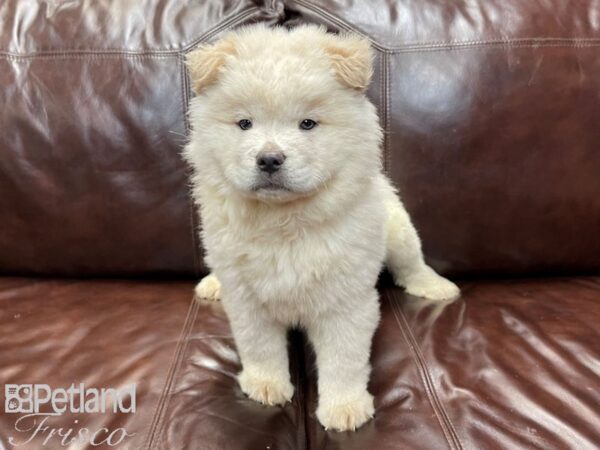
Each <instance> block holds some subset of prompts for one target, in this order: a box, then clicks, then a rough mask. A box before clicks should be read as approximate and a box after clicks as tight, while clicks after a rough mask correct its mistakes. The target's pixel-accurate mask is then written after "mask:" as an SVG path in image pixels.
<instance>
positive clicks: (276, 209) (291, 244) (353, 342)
mask: <svg viewBox="0 0 600 450" xmlns="http://www.w3.org/2000/svg"><path fill="white" fill-rule="evenodd" d="M371 58H372V56H371V50H370V47H369V43H368V42H367V41H366V40H363V39H362V38H359V37H356V36H352V35H340V36H336V35H332V34H327V33H326V32H325V31H324V30H323V29H321V28H318V27H313V26H303V27H300V28H297V29H294V30H293V31H287V30H285V29H281V28H276V29H268V28H265V27H263V26H253V27H248V28H244V29H241V30H239V31H236V32H233V33H230V34H229V35H227V36H226V37H224V38H223V39H222V40H221V41H219V42H217V43H216V44H214V45H209V46H204V47H200V48H199V49H197V50H195V51H194V52H192V53H191V54H190V55H189V58H188V66H189V69H190V74H191V78H192V83H193V87H194V90H195V92H196V93H197V96H196V97H195V98H194V99H193V100H192V102H191V107H190V119H191V124H192V133H191V138H190V142H189V144H188V145H187V147H186V148H185V158H186V160H187V161H188V162H189V164H190V165H191V166H192V168H193V179H192V182H193V194H194V198H195V201H196V202H197V204H198V205H199V207H200V214H201V220H202V240H203V243H204V247H205V249H206V262H207V264H208V266H209V267H210V268H211V269H212V274H211V275H209V276H207V277H206V278H204V279H203V280H202V281H201V282H200V284H199V285H198V286H197V288H196V294H197V296H198V297H201V298H210V299H216V298H219V297H220V298H221V299H222V303H223V307H224V309H225V312H226V313H227V316H228V318H229V321H230V323H231V328H232V331H233V336H234V339H235V342H236V345H237V348H238V351H239V354H240V358H241V362H242V366H243V369H242V371H241V373H240V374H239V383H240V386H241V388H242V390H243V391H244V392H245V393H246V394H247V395H248V396H249V397H250V398H252V399H254V400H257V401H259V402H262V403H264V404H267V405H276V404H283V403H285V402H287V401H289V400H290V399H291V398H292V395H293V392H294V388H293V386H292V384H291V382H290V375H289V373H288V354H287V344H286V330H287V329H288V328H289V327H295V326H297V327H301V328H303V329H304V330H306V333H307V336H308V338H309V340H310V341H311V343H312V345H313V346H314V349H315V352H316V359H317V366H318V389H319V404H318V408H317V417H318V419H319V421H320V422H321V424H322V425H323V426H324V427H325V428H328V429H333V430H352V429H355V428H357V427H359V426H361V425H362V424H363V423H365V422H366V421H367V420H369V418H370V417H372V416H373V414H374V408H373V397H372V396H371V394H369V392H367V381H368V378H369V372H370V366H369V354H370V348H371V339H372V336H373V333H374V331H375V329H376V327H377V324H378V321H379V302H378V294H377V291H376V289H375V283H376V281H377V277H378V275H379V272H380V271H381V269H382V266H383V264H384V262H386V263H387V265H388V268H389V269H390V271H391V272H392V274H393V275H394V277H395V280H396V282H397V283H398V284H399V285H400V286H403V287H405V288H406V290H407V292H408V293H411V294H414V295H418V296H423V297H427V298H430V299H438V300H444V299H452V298H455V297H457V296H458V295H459V290H458V288H457V287H456V285H454V284H453V283H452V282H450V281H448V280H446V279H445V278H442V277H440V276H439V275H437V274H436V273H435V272H434V271H433V270H432V269H431V268H430V267H429V266H427V265H426V264H425V262H424V260H423V255H422V253H421V244H420V241H419V237H418V236H417V232H416V231H415V228H414V227H413V225H412V223H411V221H410V218H409V216H408V214H407V213H406V211H405V209H404V207H403V206H402V203H401V202H400V200H399V199H398V196H397V195H396V192H395V190H394V188H393V187H392V186H391V184H390V182H389V180H388V179H387V178H386V177H385V176H384V175H383V173H382V168H381V146H380V143H381V139H382V132H381V129H380V127H379V125H378V118H377V114H376V110H375V108H374V106H373V105H372V104H371V103H370V102H369V100H368V99H367V98H366V96H365V94H364V90H365V89H366V87H367V85H368V83H369V79H370V76H371ZM307 118H309V119H312V120H315V121H317V123H318V125H317V126H316V127H315V128H314V129H312V130H301V129H300V128H299V123H300V122H301V121H302V120H303V119H307ZM242 119H249V120H252V124H253V125H252V128H251V129H249V130H245V131H244V130H242V129H240V127H239V126H238V122H239V121H240V120H242ZM261 151H269V152H273V151H276V152H282V153H284V154H285V156H286V159H285V162H284V164H283V166H282V169H281V170H280V172H278V173H277V174H276V185H277V186H278V187H277V186H276V187H275V188H269V187H261V186H263V184H264V182H265V175H264V174H263V173H261V172H260V171H259V170H258V169H257V165H256V158H257V154H258V153H259V152H261Z"/></svg>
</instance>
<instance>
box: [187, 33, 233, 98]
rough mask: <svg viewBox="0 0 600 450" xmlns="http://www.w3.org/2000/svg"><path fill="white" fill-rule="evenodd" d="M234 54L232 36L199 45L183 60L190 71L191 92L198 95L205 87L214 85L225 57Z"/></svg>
mask: <svg viewBox="0 0 600 450" xmlns="http://www.w3.org/2000/svg"><path fill="white" fill-rule="evenodd" d="M234 54H235V45H234V39H233V37H232V36H225V37H224V38H223V39H221V40H220V41H218V42H216V43H214V44H204V45H200V46H198V47H196V48H195V49H194V50H193V51H192V52H190V53H189V54H188V55H187V56H186V58H185V64H186V65H187V67H188V70H189V71H190V77H191V80H192V90H193V91H194V92H195V93H196V94H199V93H200V92H202V90H204V89H205V88H206V87H207V86H210V85H211V84H213V83H215V82H216V81H217V78H218V76H219V72H220V71H221V69H222V67H223V66H224V64H225V61H226V59H227V56H230V55H234Z"/></svg>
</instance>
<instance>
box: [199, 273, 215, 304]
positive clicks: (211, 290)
mask: <svg viewBox="0 0 600 450" xmlns="http://www.w3.org/2000/svg"><path fill="white" fill-rule="evenodd" d="M194 292H195V293H196V298H198V299H200V300H209V301H217V300H219V299H220V298H221V283H220V282H219V279H218V278H217V277H216V276H214V275H213V274H212V273H211V274H210V275H207V276H205V277H204V278H202V280H201V281H200V283H198V284H197V285H196V288H195V289H194Z"/></svg>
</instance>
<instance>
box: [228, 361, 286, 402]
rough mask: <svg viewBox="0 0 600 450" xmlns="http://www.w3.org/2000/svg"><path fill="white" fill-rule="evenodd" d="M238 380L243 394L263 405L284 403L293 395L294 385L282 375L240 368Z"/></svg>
mask: <svg viewBox="0 0 600 450" xmlns="http://www.w3.org/2000/svg"><path fill="white" fill-rule="evenodd" d="M238 381H239V382H240V387H241V388H242V391H243V392H244V394H246V395H247V396H248V397H250V398H251V399H252V400H255V401H257V402H259V403H262V404H263V405H284V404H285V403H287V402H289V401H290V400H291V399H292V396H293V395H294V386H293V385H292V383H290V380H289V379H284V378H283V377H281V378H277V377H266V376H264V375H257V374H253V373H251V372H249V371H247V370H242V372H241V373H240V375H239V376H238Z"/></svg>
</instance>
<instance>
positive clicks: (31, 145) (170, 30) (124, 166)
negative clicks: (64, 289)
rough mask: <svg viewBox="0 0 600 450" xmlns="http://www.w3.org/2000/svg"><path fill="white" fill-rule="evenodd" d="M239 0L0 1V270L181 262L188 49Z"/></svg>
mask: <svg viewBox="0 0 600 450" xmlns="http://www.w3.org/2000/svg"><path fill="white" fill-rule="evenodd" d="M256 20H263V21H264V20H269V17H268V14H267V13H265V12H264V11H263V10H261V9H259V8H257V7H256V5H254V4H253V3H251V2H246V1H238V2H230V3H229V4H227V3H223V2H214V1H195V2H180V1H176V0H161V1H149V0H148V1H139V2H122V1H96V0H86V1H74V2H72V1H69V2H51V1H38V0H8V2H4V3H3V5H2V7H0V29H1V30H2V31H1V32H0V105H2V111H1V113H0V130H1V131H0V273H21V274H53V275H75V276H80V275H117V274H118V275H136V274H138V275H142V274H191V273H194V272H196V273H198V272H200V271H201V270H202V268H201V262H200V261H201V257H200V255H199V250H198V248H199V245H198V243H197V242H196V238H195V235H196V231H195V230H194V229H195V228H196V227H197V220H196V214H194V213H193V211H192V206H191V202H190V199H189V195H188V187H187V186H188V182H187V169H186V167H185V165H184V163H183V161H182V159H181V157H180V152H181V149H182V147H183V145H184V143H185V136H186V133H187V125H186V119H185V111H186V108H187V101H188V99H189V96H190V91H189V83H188V80H187V75H186V72H185V68H184V65H183V58H184V54H185V52H186V51H189V49H191V48H192V47H193V46H195V45H196V44H197V43H198V42H201V41H205V40H209V39H214V38H215V37H216V36H217V35H218V33H219V32H221V31H222V30H223V29H227V28H228V27H230V26H236V25H238V24H241V23H248V22H251V21H256Z"/></svg>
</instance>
